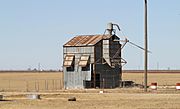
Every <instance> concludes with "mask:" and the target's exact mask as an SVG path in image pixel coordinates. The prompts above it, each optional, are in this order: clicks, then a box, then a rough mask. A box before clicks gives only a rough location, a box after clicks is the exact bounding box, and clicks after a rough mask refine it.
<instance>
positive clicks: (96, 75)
mask: <svg viewBox="0 0 180 109" xmlns="http://www.w3.org/2000/svg"><path fill="white" fill-rule="evenodd" d="M107 30H108V29H107ZM114 39H119V37H118V36H116V35H115V34H112V31H110V32H109V34H104V35H81V36H75V37H74V38H72V39H71V40H69V41H68V42H67V43H66V44H64V46H63V57H64V61H63V72H64V87H65V88H66V89H76V88H115V87H119V84H120V81H121V75H122V68H121V44H120V43H119V42H118V41H114Z"/></svg>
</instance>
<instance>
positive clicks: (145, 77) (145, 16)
mask: <svg viewBox="0 0 180 109" xmlns="http://www.w3.org/2000/svg"><path fill="white" fill-rule="evenodd" d="M144 1H145V10H144V11H145V13H144V23H145V24H144V26H145V27H144V32H145V34H144V42H145V43H144V46H145V47H144V48H145V52H144V91H145V92H147V69H148V50H147V49H148V41H147V40H148V38H147V0H144Z"/></svg>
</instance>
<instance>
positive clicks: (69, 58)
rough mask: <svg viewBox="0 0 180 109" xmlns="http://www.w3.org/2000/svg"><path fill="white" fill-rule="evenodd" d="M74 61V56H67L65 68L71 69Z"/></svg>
mask: <svg viewBox="0 0 180 109" xmlns="http://www.w3.org/2000/svg"><path fill="white" fill-rule="evenodd" d="M73 60H74V55H66V57H65V59H64V66H65V67H70V66H71V65H72V63H73Z"/></svg>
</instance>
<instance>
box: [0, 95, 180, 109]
mask: <svg viewBox="0 0 180 109" xmlns="http://www.w3.org/2000/svg"><path fill="white" fill-rule="evenodd" d="M72 96H74V97H76V99H77V101H68V98H69V97H72ZM41 97H42V99H41V100H28V99H27V98H26V97H25V96H21V95H19V96H8V97H6V100H9V101H0V108H1V109H12V108H15V109H180V103H179V102H180V94H155V93H131V94H128V93H103V94H99V93H63V92H59V93H56V94H52V93H51V94H42V95H41Z"/></svg>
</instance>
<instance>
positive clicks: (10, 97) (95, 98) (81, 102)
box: [0, 72, 180, 109]
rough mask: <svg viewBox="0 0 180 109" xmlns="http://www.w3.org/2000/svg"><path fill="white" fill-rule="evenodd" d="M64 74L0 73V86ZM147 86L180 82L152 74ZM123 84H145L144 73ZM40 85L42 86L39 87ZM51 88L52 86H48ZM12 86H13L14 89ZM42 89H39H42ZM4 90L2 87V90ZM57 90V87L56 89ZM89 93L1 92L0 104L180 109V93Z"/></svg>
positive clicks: (20, 108) (42, 108)
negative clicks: (32, 96) (12, 81)
mask: <svg viewBox="0 0 180 109" xmlns="http://www.w3.org/2000/svg"><path fill="white" fill-rule="evenodd" d="M62 77H63V73H60V72H57V73H46V72H41V73H38V72H32V73H30V72H29V73H25V72H24V73H22V72H21V73H18V72H16V73H10V72H9V73H8V72H6V73H0V86H3V85H4V84H6V85H7V86H8V85H9V83H5V82H3V81H4V80H22V79H23V80H25V81H27V82H30V81H32V80H36V79H37V80H38V79H39V80H56V79H63V78H62ZM148 77H149V78H148V82H149V84H150V83H151V82H157V83H158V84H160V85H175V84H176V83H177V82H180V74H178V73H174V74H168V73H164V74H162V73H157V74H155V73H150V74H148ZM123 79H124V80H133V81H135V82H136V83H140V84H141V83H142V82H143V74H142V73H124V74H123ZM21 84H22V83H21V82H15V83H13V84H12V83H11V84H10V85H14V86H13V88H14V87H16V86H17V87H18V88H20V87H22V86H23V85H21ZM39 85H41V84H39ZM49 85H50V84H49ZM11 87H12V86H10V88H11ZM39 87H40V86H39ZM0 88H1V87H0ZM49 88H50V86H49ZM54 88H55V87H54ZM101 90H102V89H86V90H63V89H61V90H52V91H51V90H47V91H46V90H45V91H44V90H43V91H41V90H40V91H39V92H34V91H29V92H26V90H25V91H24V90H23V91H21V90H20V91H17V90H13V91H11V90H5V91H3V90H2V91H0V94H2V95H3V96H4V98H3V100H1V101H0V109H180V90H175V89H168V90H159V89H158V90H150V89H149V90H148V92H146V93H145V92H143V89H140V88H117V89H104V93H102V94H100V93H99V91H101ZM32 93H33V94H34V93H36V94H40V95H41V99H40V100H30V99H28V97H27V96H28V95H29V94H32ZM69 97H76V99H77V101H68V98H69Z"/></svg>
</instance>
